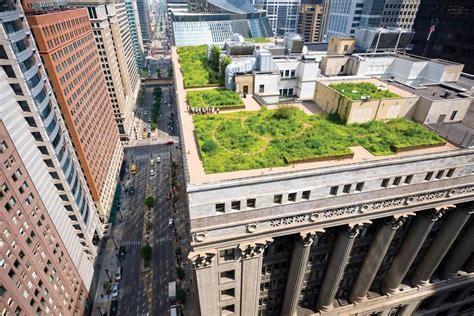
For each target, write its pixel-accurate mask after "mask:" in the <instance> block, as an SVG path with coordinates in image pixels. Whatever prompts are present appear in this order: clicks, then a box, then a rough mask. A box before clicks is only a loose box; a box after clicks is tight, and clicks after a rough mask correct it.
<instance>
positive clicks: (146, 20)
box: [137, 0, 151, 45]
mask: <svg viewBox="0 0 474 316" xmlns="http://www.w3.org/2000/svg"><path fill="white" fill-rule="evenodd" d="M137 9H138V18H139V20H140V32H141V34H142V40H143V45H146V44H148V42H149V41H150V39H151V25H150V13H149V11H148V3H147V0H137Z"/></svg>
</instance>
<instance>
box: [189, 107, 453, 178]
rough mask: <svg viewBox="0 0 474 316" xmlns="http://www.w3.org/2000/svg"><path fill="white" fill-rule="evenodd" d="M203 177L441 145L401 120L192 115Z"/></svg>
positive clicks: (270, 113)
mask: <svg viewBox="0 0 474 316" xmlns="http://www.w3.org/2000/svg"><path fill="white" fill-rule="evenodd" d="M193 121H194V126H195V129H196V132H197V138H198V143H199V147H200V153H201V158H202V161H203V165H204V170H205V172H206V173H218V172H229V171H237V170H249V169H258V168H271V167H279V166H287V165H289V164H292V163H298V162H306V161H316V160H326V159H338V158H339V159H340V158H345V157H351V156H352V151H351V149H350V148H349V147H351V146H357V145H360V146H363V147H364V148H366V149H367V150H368V151H369V152H371V153H372V154H374V155H377V156H380V155H391V154H394V153H396V152H397V151H400V150H404V149H405V150H406V149H409V148H412V147H414V146H421V147H423V146H431V145H441V144H444V140H443V139H442V138H440V137H439V136H438V135H436V134H435V133H433V132H431V131H429V130H427V129H425V128H424V127H423V126H422V125H419V124H417V123H415V122H412V121H409V120H406V119H396V120H391V121H387V122H382V121H372V122H369V123H365V124H352V125H342V124H339V123H336V122H335V121H333V120H331V119H329V118H328V117H327V116H323V115H306V114H305V113H304V112H303V111H301V110H299V109H297V108H294V107H280V108H278V109H276V110H267V109H265V108H262V109H261V110H259V111H256V112H235V113H226V114H219V115H197V116H193Z"/></svg>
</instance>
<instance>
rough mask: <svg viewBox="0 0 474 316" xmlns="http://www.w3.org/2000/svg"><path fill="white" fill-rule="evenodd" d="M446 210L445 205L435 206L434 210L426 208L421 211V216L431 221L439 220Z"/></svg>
mask: <svg viewBox="0 0 474 316" xmlns="http://www.w3.org/2000/svg"><path fill="white" fill-rule="evenodd" d="M446 210H447V208H445V207H440V208H437V209H435V210H426V211H423V213H422V214H423V216H424V217H425V218H426V219H428V220H430V221H432V222H436V221H437V220H439V219H440V218H441V217H443V215H444V214H445V213H446Z"/></svg>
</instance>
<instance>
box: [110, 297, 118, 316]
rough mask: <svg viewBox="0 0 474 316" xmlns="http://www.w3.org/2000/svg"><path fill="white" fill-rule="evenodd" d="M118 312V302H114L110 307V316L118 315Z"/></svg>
mask: <svg viewBox="0 0 474 316" xmlns="http://www.w3.org/2000/svg"><path fill="white" fill-rule="evenodd" d="M117 312H118V301H117V300H113V301H112V304H111V305H110V315H112V316H113V315H117Z"/></svg>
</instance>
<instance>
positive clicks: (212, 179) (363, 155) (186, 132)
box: [171, 47, 458, 185]
mask: <svg viewBox="0 0 474 316" xmlns="http://www.w3.org/2000/svg"><path fill="white" fill-rule="evenodd" d="M171 55H172V62H173V68H174V70H175V71H174V75H175V86H176V94H177V100H178V104H177V106H178V110H179V119H180V132H181V136H182V143H181V146H182V151H183V153H184V163H185V169H186V173H187V176H188V177H187V178H188V182H189V183H190V184H194V185H197V184H205V183H218V182H222V181H230V180H235V179H244V178H253V177H260V176H266V175H275V174H282V173H288V172H297V171H304V170H312V169H318V168H325V167H334V166H342V165H349V164H355V163H362V162H369V161H381V160H385V159H388V158H392V159H393V158H401V157H410V156H416V155H424V154H432V153H442V152H448V151H453V150H457V149H458V147H456V146H455V145H452V144H449V143H446V144H445V145H443V146H438V147H431V148H424V149H416V150H410V151H406V152H400V153H397V154H393V155H388V156H374V155H373V154H371V153H370V152H369V151H367V150H366V149H365V148H364V147H362V146H355V147H349V148H350V149H351V150H352V152H353V153H354V156H353V157H352V158H348V159H340V160H336V159H335V160H325V161H314V162H305V163H296V164H291V165H288V166H284V167H271V168H262V169H251V170H242V171H233V172H224V173H211V174H206V173H205V171H204V166H203V163H202V161H201V158H200V152H199V147H198V144H197V140H196V138H195V131H194V130H195V128H194V124H193V118H192V115H191V113H189V112H188V104H187V101H186V89H185V88H184V85H183V77H182V74H181V71H180V70H179V69H180V66H179V62H178V54H177V52H176V47H172V49H171ZM375 80H377V79H375ZM365 81H367V80H365ZM378 81H380V80H378ZM380 82H382V81H380ZM196 89H198V90H205V89H209V88H195V89H188V90H196ZM397 89H398V88H397ZM400 90H401V89H400ZM405 93H409V92H407V91H405ZM242 101H243V102H244V104H245V110H244V111H256V110H258V109H260V105H259V104H258V103H257V102H256V101H255V99H253V98H252V96H251V95H250V96H247V98H244V99H242ZM294 105H295V106H296V107H298V108H300V109H301V110H303V111H304V112H305V113H306V114H309V115H311V114H317V113H322V112H323V111H322V110H321V109H320V108H319V107H318V106H317V105H316V104H315V103H314V102H302V103H295V104H294ZM270 108H272V107H270ZM237 111H242V110H229V112H237ZM221 113H222V112H221ZM226 113H227V111H226Z"/></svg>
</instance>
